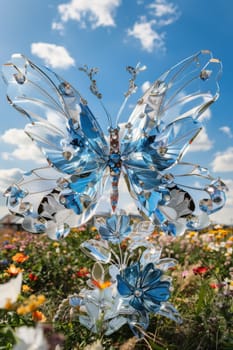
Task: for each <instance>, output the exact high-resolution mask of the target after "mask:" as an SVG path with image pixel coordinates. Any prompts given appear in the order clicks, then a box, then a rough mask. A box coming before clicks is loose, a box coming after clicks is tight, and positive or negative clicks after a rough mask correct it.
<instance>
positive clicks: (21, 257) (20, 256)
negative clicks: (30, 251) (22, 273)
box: [12, 253, 29, 263]
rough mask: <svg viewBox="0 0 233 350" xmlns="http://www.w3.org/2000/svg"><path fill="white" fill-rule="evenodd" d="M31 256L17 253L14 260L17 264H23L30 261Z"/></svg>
mask: <svg viewBox="0 0 233 350" xmlns="http://www.w3.org/2000/svg"><path fill="white" fill-rule="evenodd" d="M28 259H29V256H28V255H25V254H23V253H16V254H15V255H14V256H13V257H12V260H13V261H14V262H17V263H23V262H24V261H26V260H28Z"/></svg>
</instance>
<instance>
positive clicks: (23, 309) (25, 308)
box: [16, 305, 30, 315]
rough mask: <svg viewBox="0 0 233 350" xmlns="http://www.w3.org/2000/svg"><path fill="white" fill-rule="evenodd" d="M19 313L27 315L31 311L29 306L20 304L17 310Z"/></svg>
mask: <svg viewBox="0 0 233 350" xmlns="http://www.w3.org/2000/svg"><path fill="white" fill-rule="evenodd" d="M16 312H17V314H18V315H26V314H28V313H29V312H30V310H29V308H28V306H27V305H26V306H25V305H20V306H19V307H18V308H17V310H16Z"/></svg>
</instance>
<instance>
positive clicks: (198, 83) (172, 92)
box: [122, 51, 221, 230]
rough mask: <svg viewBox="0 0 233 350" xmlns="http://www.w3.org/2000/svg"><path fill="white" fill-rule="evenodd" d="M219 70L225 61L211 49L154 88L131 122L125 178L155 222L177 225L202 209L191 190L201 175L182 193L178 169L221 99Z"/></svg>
mask: <svg viewBox="0 0 233 350" xmlns="http://www.w3.org/2000/svg"><path fill="white" fill-rule="evenodd" d="M220 72H221V62H220V61H219V60H217V59H214V58H212V55H211V54H210V52H209V51H201V52H199V53H198V54H196V55H194V56H191V57H189V58H188V59H186V60H184V61H182V62H181V63H179V64H177V65H176V66H174V67H173V68H171V69H170V70H168V71H167V72H166V73H164V74H163V75H162V76H161V77H160V78H159V79H158V80H156V81H155V82H154V83H153V84H152V86H151V87H150V88H149V89H148V91H147V92H146V93H145V94H144V96H143V97H142V98H141V99H140V100H139V101H138V103H137V105H136V107H135V109H134V111H133V112H132V114H131V116H130V118H129V121H128V123H127V124H126V129H125V132H124V134H123V137H122V156H123V159H124V162H123V171H124V175H125V179H126V182H127V184H128V188H129V191H130V192H131V195H132V196H133V197H134V198H135V200H136V201H137V205H138V208H139V210H140V211H141V213H143V214H145V215H146V216H147V217H150V218H151V219H152V221H153V222H154V223H156V224H160V225H161V224H162V225H163V224H164V223H166V224H169V223H176V224H177V222H178V220H179V219H180V218H182V217H186V218H187V217H190V218H191V217H192V216H193V213H194V212H195V213H196V211H197V208H199V206H200V205H199V202H200V198H199V196H196V197H195V198H194V197H193V196H191V195H189V191H188V190H187V189H188V188H189V187H190V188H193V187H194V181H195V176H196V175H193V173H192V171H191V173H190V176H189V179H190V180H191V185H189V187H185V188H186V189H183V188H182V186H180V185H177V184H176V180H175V177H174V175H173V167H175V168H176V164H177V163H178V165H179V161H180V160H181V158H182V156H183V154H184V152H185V151H186V149H187V148H188V146H189V145H190V144H191V143H192V141H193V140H194V138H195V137H196V136H197V135H198V133H199V132H200V131H201V129H202V125H201V123H200V121H199V119H200V116H201V115H202V113H203V112H204V111H205V110H206V109H207V108H208V107H209V106H210V105H211V104H212V103H213V102H214V101H215V100H216V99H217V97H218V95H219V87H218V79H219V74H220ZM189 170H190V169H188V171H189ZM201 176H202V175H199V178H200V177H201ZM199 178H198V179H199ZM208 180H209V182H211V181H212V180H213V179H212V178H211V177H210V178H208ZM205 186H207V184H206V185H205ZM205 186H204V187H205ZM203 191H204V190H203ZM203 191H202V194H203ZM198 193H200V192H199V191H198ZM206 195H207V198H209V195H208V193H207V194H206ZM209 199H210V198H209ZM181 202H182V203H183V207H182V209H181V206H182V205H180V203H181ZM178 207H179V209H178ZM202 209H203V207H202ZM204 212H205V210H204ZM184 226H186V223H185V225H184ZM182 230H183V228H182Z"/></svg>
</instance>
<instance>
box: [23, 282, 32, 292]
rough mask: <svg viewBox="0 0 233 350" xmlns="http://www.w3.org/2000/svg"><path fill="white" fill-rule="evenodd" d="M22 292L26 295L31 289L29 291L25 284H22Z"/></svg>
mask: <svg viewBox="0 0 233 350" xmlns="http://www.w3.org/2000/svg"><path fill="white" fill-rule="evenodd" d="M22 291H23V292H24V293H28V292H31V291H32V289H31V288H30V287H29V286H28V285H27V284H24V285H23V286H22Z"/></svg>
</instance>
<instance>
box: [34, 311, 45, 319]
mask: <svg viewBox="0 0 233 350" xmlns="http://www.w3.org/2000/svg"><path fill="white" fill-rule="evenodd" d="M32 319H33V321H35V322H45V321H46V317H45V315H44V314H43V312H41V311H38V310H36V311H33V312H32Z"/></svg>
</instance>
